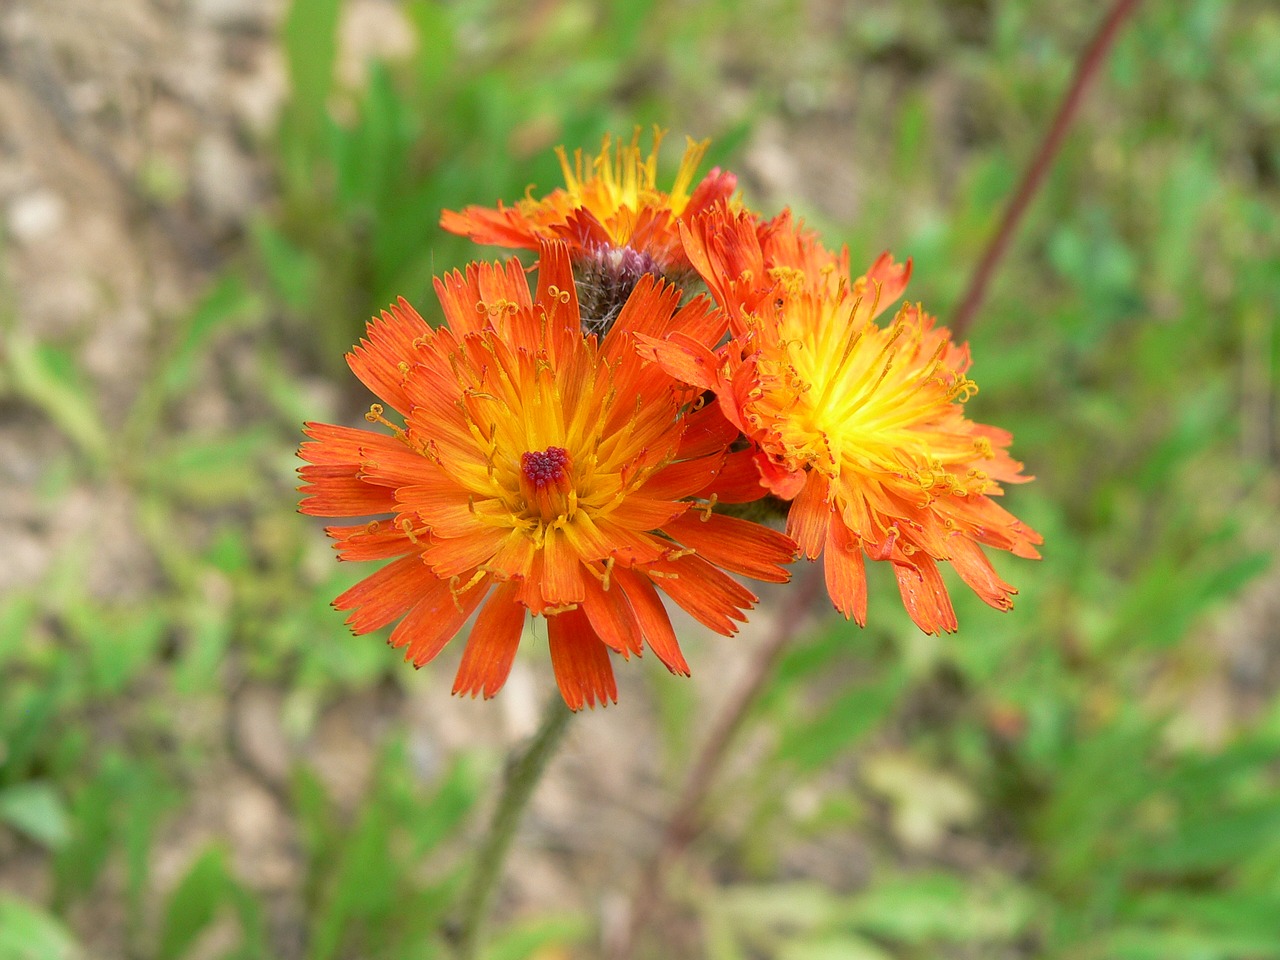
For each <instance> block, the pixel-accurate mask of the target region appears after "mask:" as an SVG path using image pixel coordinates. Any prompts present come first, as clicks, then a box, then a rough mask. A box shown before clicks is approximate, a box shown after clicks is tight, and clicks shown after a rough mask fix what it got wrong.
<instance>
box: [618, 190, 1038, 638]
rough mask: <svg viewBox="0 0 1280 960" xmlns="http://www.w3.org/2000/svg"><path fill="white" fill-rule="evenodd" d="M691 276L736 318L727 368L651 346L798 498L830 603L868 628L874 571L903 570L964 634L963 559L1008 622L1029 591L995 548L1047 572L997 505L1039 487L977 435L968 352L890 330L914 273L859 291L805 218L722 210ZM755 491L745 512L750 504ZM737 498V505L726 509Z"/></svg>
mask: <svg viewBox="0 0 1280 960" xmlns="http://www.w3.org/2000/svg"><path fill="white" fill-rule="evenodd" d="M684 241H685V244H686V248H687V249H688V251H689V256H690V259H691V261H692V262H693V264H694V265H695V266H696V267H697V268H698V269H699V270H700V271H701V272H702V273H703V277H704V279H705V280H706V282H707V285H708V286H709V287H710V288H711V290H712V292H713V294H714V295H715V296H716V297H717V299H718V300H719V301H720V302H721V304H722V305H723V306H724V308H725V309H726V311H728V313H729V323H730V329H731V331H732V332H733V334H734V337H733V339H732V340H731V341H730V343H729V344H728V345H727V346H726V347H724V348H722V349H721V350H720V351H718V352H714V353H713V352H712V351H711V350H709V349H707V347H706V346H705V345H704V344H700V343H697V342H695V341H694V340H693V339H692V338H689V337H685V336H684V335H682V334H681V333H679V332H677V333H674V334H671V335H669V336H668V337H667V338H666V339H665V341H660V340H658V339H656V338H643V339H642V342H643V344H644V347H643V350H644V352H645V354H646V355H647V356H648V357H650V358H654V359H657V360H658V361H659V362H660V363H661V365H662V366H663V367H664V369H666V370H667V371H668V372H670V373H672V374H673V375H674V376H677V377H680V378H682V379H684V380H685V381H686V382H688V383H690V384H693V385H694V386H697V387H700V388H702V389H704V390H712V391H714V392H715V393H716V395H717V397H718V399H719V402H720V407H721V409H722V411H723V413H724V415H725V416H726V418H727V419H728V420H729V421H730V422H731V423H732V424H734V425H735V426H736V427H737V428H738V429H739V430H741V431H742V433H743V435H744V436H745V437H746V438H747V439H748V440H750V441H751V443H752V449H751V451H750V452H749V453H748V454H747V455H748V456H749V457H750V458H751V461H752V465H753V466H754V472H753V473H752V472H745V471H744V468H743V465H742V463H741V461H740V460H739V461H737V462H736V463H735V462H733V461H731V463H730V465H729V466H727V467H726V469H725V471H723V474H724V475H723V476H722V479H721V482H722V484H723V483H725V482H726V481H727V480H728V477H729V475H730V474H732V475H733V476H734V477H735V478H736V484H737V486H738V487H742V486H743V485H745V484H747V483H748V482H749V481H750V480H754V481H755V483H756V484H757V485H758V486H760V487H763V488H765V489H767V490H768V491H769V492H771V493H773V494H774V495H776V496H778V497H781V498H783V499H785V500H791V501H792V503H791V507H790V510H789V513H788V517H787V532H788V533H789V534H790V535H791V536H792V537H793V538H794V539H795V540H796V542H797V543H798V544H799V547H800V551H801V553H802V554H804V555H805V556H806V557H808V558H809V559H810V560H814V559H817V557H819V556H820V555H821V556H823V557H824V558H825V563H824V567H825V574H826V581H827V590H828V593H829V594H830V596H831V599H832V601H833V603H834V604H835V606H836V608H837V609H838V610H839V611H840V612H841V613H842V614H844V616H845V617H846V618H849V617H852V618H853V619H855V620H857V622H858V623H859V624H865V622H866V604H867V592H866V575H865V570H864V565H863V555H864V554H865V555H866V556H869V557H871V558H872V559H873V560H888V561H890V562H891V563H892V564H893V568H894V573H895V574H896V576H897V580H898V587H899V590H900V592H901V594H902V599H903V602H904V604H905V605H906V608H907V611H908V612H909V613H910V614H911V618H912V619H913V620H914V621H915V622H916V624H917V625H918V626H919V627H920V628H921V629H922V630H924V631H925V632H926V633H937V632H939V631H944V630H945V631H952V630H955V629H956V617H955V612H954V610H953V609H952V606H951V601H950V598H949V596H948V594H947V590H946V587H945V585H944V584H943V582H942V577H941V575H940V574H939V571H938V566H937V564H938V562H940V561H950V562H951V564H952V565H953V566H954V567H955V569H956V571H957V572H958V573H959V574H960V576H961V578H962V579H963V580H964V582H965V583H966V584H968V585H969V586H970V587H971V588H972V589H973V590H974V591H975V592H976V593H977V594H978V596H980V597H981V598H982V599H983V600H984V601H986V602H987V603H988V604H990V605H991V606H993V607H996V608H997V609H1001V610H1007V609H1009V608H1010V607H1011V606H1012V605H1013V604H1012V599H1011V598H1012V596H1013V595H1014V594H1015V593H1016V591H1015V590H1014V589H1013V587H1011V586H1010V585H1009V584H1007V583H1005V582H1004V581H1003V580H1002V579H1001V578H1000V577H999V576H998V575H997V574H996V573H995V571H994V570H993V569H992V567H991V564H990V562H989V561H988V560H987V558H986V556H985V555H984V553H983V552H982V550H981V546H989V547H995V548H997V549H1000V550H1010V551H1012V552H1013V553H1014V554H1017V555H1018V556H1022V557H1032V558H1034V557H1038V556H1039V554H1038V553H1037V552H1036V550H1035V544H1038V543H1040V542H1042V541H1041V538H1040V536H1039V534H1037V533H1036V532H1035V531H1034V530H1031V529H1030V528H1029V527H1027V526H1025V525H1024V524H1023V523H1022V522H1021V521H1019V520H1017V519H1016V518H1014V517H1013V516H1012V515H1010V514H1009V513H1007V512H1006V511H1005V510H1004V509H1003V508H1001V507H1000V506H999V505H998V504H997V503H996V501H995V500H993V499H992V498H993V497H995V496H998V495H999V494H1001V493H1002V489H1001V486H1000V484H1001V483H1022V482H1025V481H1027V480H1030V479H1031V478H1030V477H1027V476H1023V475H1022V473H1021V470H1022V464H1020V463H1018V462H1016V461H1014V460H1013V459H1011V458H1010V457H1009V455H1008V453H1007V451H1006V449H1005V448H1006V447H1007V446H1008V445H1009V443H1010V441H1011V439H1012V438H1011V436H1010V435H1009V434H1008V433H1006V432H1005V431H1003V430H999V429H997V428H995V427H990V426H984V425H982V424H977V423H974V422H972V421H970V420H967V419H966V418H965V417H964V414H963V405H964V403H965V401H966V400H968V399H969V397H971V396H972V395H973V394H974V393H975V392H976V391H977V386H976V385H975V384H974V382H973V381H972V380H970V379H968V377H967V376H966V373H967V371H968V369H969V351H968V347H967V346H958V345H956V344H954V343H952V341H951V338H950V333H949V332H948V331H947V330H946V329H944V328H939V327H936V326H935V320H934V318H933V317H931V316H929V315H928V314H926V313H924V311H923V310H922V309H921V308H920V307H919V306H918V305H912V304H904V305H903V306H902V307H901V308H900V309H899V310H898V311H897V313H896V315H895V316H894V318H893V320H892V321H891V322H890V323H889V325H888V326H886V327H882V326H880V325H878V324H877V323H875V318H876V316H877V315H879V314H880V313H881V312H882V311H883V310H884V309H885V306H886V304H887V302H889V301H891V300H894V299H896V298H897V297H898V296H899V295H900V294H901V293H902V291H903V289H905V287H906V283H907V278H908V276H909V274H910V264H906V265H898V264H895V263H894V262H893V260H892V258H890V257H889V256H888V255H887V254H886V255H884V256H882V257H881V258H880V259H879V260H877V261H876V262H875V264H873V265H872V267H871V269H870V270H869V271H868V272H867V274H866V275H865V276H862V277H858V278H857V279H856V280H851V279H850V278H849V277H848V272H847V267H846V266H845V264H847V254H843V253H842V254H841V256H839V257H836V256H835V255H832V254H830V253H829V252H827V251H825V250H823V249H822V247H821V246H820V245H819V244H818V243H817V240H816V238H814V237H813V236H812V235H811V234H805V233H803V232H802V231H800V230H799V229H798V228H796V227H794V226H793V225H792V224H791V221H790V217H789V215H787V214H784V215H783V216H782V217H779V218H778V219H776V220H774V221H771V222H770V223H766V224H760V223H758V222H756V221H755V219H754V218H752V217H751V216H750V215H747V214H736V215H735V214H730V213H727V212H725V211H718V212H717V213H715V214H712V215H710V216H708V217H705V218H701V219H700V220H698V221H696V222H695V223H694V224H693V225H692V227H690V228H686V229H685V230H684ZM747 498H748V497H747V495H746V494H745V493H744V494H743V495H742V499H747ZM722 499H724V498H723V497H722Z"/></svg>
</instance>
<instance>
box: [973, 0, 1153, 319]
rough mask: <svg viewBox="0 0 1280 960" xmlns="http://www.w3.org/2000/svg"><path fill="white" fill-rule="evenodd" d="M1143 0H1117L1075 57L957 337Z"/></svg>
mask: <svg viewBox="0 0 1280 960" xmlns="http://www.w3.org/2000/svg"><path fill="white" fill-rule="evenodd" d="M1139 2H1140V0H1116V2H1115V3H1113V4H1112V6H1111V10H1110V11H1108V13H1107V16H1106V17H1105V19H1103V21H1102V23H1101V25H1100V26H1099V27H1098V32H1097V33H1095V34H1094V37H1093V39H1092V40H1091V41H1090V42H1089V46H1088V47H1086V48H1085V49H1084V52H1083V53H1082V54H1081V55H1080V59H1079V60H1078V61H1077V62H1076V71H1075V76H1074V77H1072V79H1071V86H1070V87H1069V88H1068V89H1067V92H1066V94H1065V95H1064V96H1063V98H1062V102H1061V103H1060V104H1058V112H1057V113H1056V114H1055V115H1054V118H1053V123H1052V124H1050V126H1049V130H1048V132H1047V133H1046V134H1045V138H1044V140H1043V142H1042V143H1041V144H1040V149H1039V151H1037V153H1036V155H1035V159H1034V160H1032V161H1031V165H1030V166H1028V167H1027V169H1026V172H1024V173H1023V175H1022V181H1021V182H1020V183H1019V184H1018V189H1017V190H1016V191H1015V192H1014V194H1013V197H1012V199H1010V201H1009V205H1008V206H1007V207H1005V211H1004V216H1003V217H1001V219H1000V226H999V227H998V228H997V229H996V232H995V234H994V235H993V236H992V237H991V240H990V242H989V243H988V244H987V248H986V250H985V251H984V252H983V254H982V259H981V260H979V261H978V265H977V267H975V268H974V271H973V275H972V276H971V277H970V278H969V287H968V289H967V290H966V291H965V294H964V297H963V298H961V300H960V306H959V307H957V308H956V312H955V315H954V316H953V317H952V320H951V329H952V331H953V333H954V334H955V337H956V339H957V340H959V339H961V338H962V337H963V336H964V335H965V333H966V331H967V330H968V329H969V326H970V324H972V323H973V317H974V314H975V313H977V311H978V308H979V307H980V306H982V301H983V300H984V299H985V298H986V295H987V284H988V283H989V282H990V280H991V277H992V275H993V274H994V273H995V271H996V267H997V266H999V264H1000V261H1001V260H1002V259H1004V255H1005V252H1006V251H1007V250H1008V247H1009V243H1010V241H1011V240H1012V239H1013V234H1014V232H1015V231H1016V230H1017V229H1018V224H1019V223H1020V222H1021V221H1022V217H1023V214H1025V213H1026V211H1027V207H1028V206H1030V204H1031V201H1032V200H1033V199H1034V198H1035V195H1036V192H1037V191H1038V190H1039V189H1040V185H1041V184H1042V183H1043V182H1044V178H1045V174H1047V173H1048V172H1049V168H1050V167H1052V166H1053V161H1054V158H1055V157H1056V156H1057V155H1058V150H1059V149H1060V148H1061V147H1062V141H1063V140H1064V139H1065V138H1066V135H1067V130H1068V129H1069V128H1070V127H1071V124H1072V121H1074V120H1075V116H1076V113H1077V112H1078V111H1079V109H1080V104H1081V102H1082V101H1083V99H1084V94H1085V91H1086V90H1087V89H1088V87H1089V84H1090V83H1091V82H1092V81H1093V79H1094V77H1095V76H1097V74H1098V71H1099V70H1100V69H1101V67H1102V64H1103V63H1105V62H1106V59H1107V54H1108V53H1110V52H1111V47H1112V45H1113V44H1114V43H1115V39H1116V36H1117V35H1118V34H1119V32H1120V28H1121V26H1123V25H1124V22H1125V20H1127V19H1128V18H1129V16H1130V15H1131V14H1132V13H1133V11H1134V10H1135V9H1136V8H1137V6H1138V3H1139Z"/></svg>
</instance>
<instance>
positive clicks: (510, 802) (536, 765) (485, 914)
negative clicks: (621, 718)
mask: <svg viewBox="0 0 1280 960" xmlns="http://www.w3.org/2000/svg"><path fill="white" fill-rule="evenodd" d="M572 716H573V713H572V712H571V711H570V710H569V708H568V707H566V706H565V704H564V701H563V700H561V699H560V697H559V695H556V696H554V697H552V698H551V700H549V701H548V703H547V706H546V709H545V710H544V711H543V714H542V723H541V724H540V725H539V727H538V731H537V733H535V734H534V735H533V739H532V740H530V741H529V743H528V745H527V746H526V747H524V749H523V750H521V751H520V752H518V753H513V754H512V755H511V757H510V758H508V760H507V770H506V775H505V777H504V778H503V784H502V796H501V797H499V798H498V807H497V809H496V810H494V812H493V820H492V821H491V822H490V824H489V830H488V833H486V834H485V837H484V845H483V846H482V847H481V848H480V852H479V854H477V856H476V863H475V870H474V871H473V872H472V874H471V880H470V883H469V884H468V885H467V890H466V893H465V895H464V896H463V898H462V910H461V921H460V923H459V927H458V949H457V956H458V960H478V958H479V957H480V955H481V951H482V950H483V949H484V940H485V934H486V931H487V927H488V921H489V911H490V908H491V906H492V904H493V896H494V893H495V891H496V890H497V887H498V881H499V880H500V879H501V877H502V865H503V864H504V863H505V862H506V859H507V851H508V850H510V849H511V841H512V840H513V839H514V838H515V835H516V827H518V826H519V825H520V817H521V815H522V814H523V813H524V810H525V807H526V806H528V804H529V798H530V797H532V796H533V791H534V788H535V787H536V786H537V785H538V781H539V780H541V779H542V774H543V771H545V770H546V768H547V761H549V760H550V759H551V757H552V756H554V755H555V752H556V747H558V746H559V745H560V741H561V740H562V739H563V738H564V732H565V729H566V728H567V727H568V725H569V718H570V717H572Z"/></svg>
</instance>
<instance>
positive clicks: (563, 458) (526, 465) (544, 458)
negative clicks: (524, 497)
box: [520, 447, 569, 490]
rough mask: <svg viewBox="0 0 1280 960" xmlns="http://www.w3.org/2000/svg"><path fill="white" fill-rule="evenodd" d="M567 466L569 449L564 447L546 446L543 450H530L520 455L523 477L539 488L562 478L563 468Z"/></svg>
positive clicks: (550, 484)
mask: <svg viewBox="0 0 1280 960" xmlns="http://www.w3.org/2000/svg"><path fill="white" fill-rule="evenodd" d="M568 466H569V451H568V450H566V449H565V448H564V447H547V449H545V450H531V451H529V452H528V453H522V454H521V455H520V469H521V471H523V473H524V476H525V479H526V480H528V481H529V482H530V483H532V484H533V486H534V488H535V489H537V490H541V489H543V488H544V487H548V486H552V485H554V484H556V483H558V482H559V481H560V480H562V479H564V473H565V468H566V467H568Z"/></svg>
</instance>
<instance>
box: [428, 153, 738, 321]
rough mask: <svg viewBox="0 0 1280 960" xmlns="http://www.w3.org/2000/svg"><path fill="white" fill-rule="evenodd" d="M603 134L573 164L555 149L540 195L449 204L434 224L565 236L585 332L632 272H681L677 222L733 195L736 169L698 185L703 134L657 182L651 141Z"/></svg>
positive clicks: (513, 236)
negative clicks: (558, 181)
mask: <svg viewBox="0 0 1280 960" xmlns="http://www.w3.org/2000/svg"><path fill="white" fill-rule="evenodd" d="M661 142H662V131H660V130H657V129H655V130H654V135H653V149H652V150H651V151H650V152H649V153H648V154H647V155H646V154H645V153H643V152H642V150H641V148H640V132H639V130H638V129H637V131H636V132H635V134H634V135H633V137H632V138H631V141H630V142H629V143H628V142H626V141H623V140H617V141H614V140H613V139H612V138H610V137H608V136H606V137H605V138H604V142H603V145H602V146H601V149H600V153H599V154H597V155H596V156H595V157H594V158H591V159H590V160H589V161H588V160H587V158H585V157H584V156H583V153H582V151H581V150H576V151H575V152H574V155H573V161H572V163H571V162H570V160H569V156H568V154H567V153H566V152H565V149H564V148H563V147H559V148H558V149H557V153H558V155H559V157H560V166H561V169H562V170H563V172H564V180H565V186H564V187H562V188H557V189H556V190H553V191H552V192H551V193H550V194H548V195H547V196H545V197H543V198H542V199H540V200H538V199H535V198H533V196H531V195H530V196H526V197H525V198H524V199H523V200H520V201H517V203H516V204H515V206H513V207H508V206H505V205H503V204H502V202H501V201H499V203H498V205H497V207H496V208H487V207H475V206H473V207H467V208H466V209H465V210H462V211H460V212H455V211H452V210H446V211H445V212H444V213H443V214H442V215H441V217H440V225H441V226H442V227H443V228H444V229H446V230H448V231H450V232H451V233H456V234H460V235H462V236H466V237H470V238H471V239H472V240H474V241H476V242H477V243H488V244H496V245H498V246H504V247H522V248H525V249H529V250H537V249H538V246H539V244H541V243H542V242H543V241H545V240H563V241H565V242H566V243H567V244H568V245H569V250H570V256H571V258H572V260H573V262H574V265H575V266H576V267H577V272H578V281H579V287H580V294H581V296H582V311H583V316H584V318H585V320H586V321H587V324H586V328H587V332H601V331H603V330H606V329H607V327H608V324H609V323H611V322H612V320H613V319H614V317H616V313H617V310H618V309H620V305H621V303H622V302H624V301H625V300H626V294H627V293H630V291H631V289H632V288H633V287H634V286H635V283H636V282H637V280H638V278H639V277H640V276H642V275H644V274H645V273H655V274H658V275H659V276H666V277H670V278H679V277H680V275H681V274H682V273H684V272H685V271H687V270H688V269H689V260H688V257H687V256H686V255H685V252H684V248H683V246H682V245H681V242H680V224H681V223H683V222H685V221H686V220H688V219H690V218H692V217H695V216H697V215H699V214H701V213H704V212H705V211H707V210H709V209H711V208H712V207H713V206H714V205H716V204H729V203H731V202H732V201H731V195H732V194H733V192H734V189H735V188H736V185H737V178H736V177H734V175H733V174H731V173H725V172H722V171H721V170H720V169H719V168H716V169H714V170H712V171H711V172H710V173H708V174H707V175H706V177H704V178H703V179H702V180H701V181H700V182H699V183H698V184H697V185H696V186H695V185H694V176H695V174H696V172H697V169H698V165H699V164H700V163H701V162H702V157H703V154H705V153H706V150H707V145H708V143H709V142H710V141H707V140H703V141H701V142H695V141H693V140H689V141H688V143H687V145H686V147H685V153H684V159H683V160H682V161H681V163H680V167H679V169H678V171H677V172H676V178H675V182H674V183H673V184H672V186H671V189H670V190H669V191H663V190H660V189H658V148H659V146H660V144H661Z"/></svg>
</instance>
